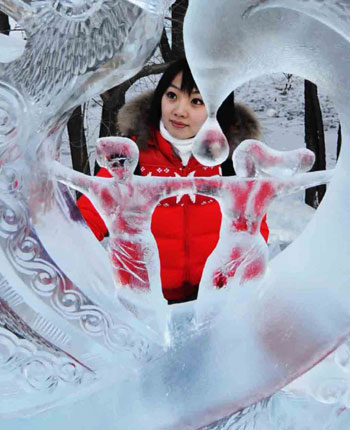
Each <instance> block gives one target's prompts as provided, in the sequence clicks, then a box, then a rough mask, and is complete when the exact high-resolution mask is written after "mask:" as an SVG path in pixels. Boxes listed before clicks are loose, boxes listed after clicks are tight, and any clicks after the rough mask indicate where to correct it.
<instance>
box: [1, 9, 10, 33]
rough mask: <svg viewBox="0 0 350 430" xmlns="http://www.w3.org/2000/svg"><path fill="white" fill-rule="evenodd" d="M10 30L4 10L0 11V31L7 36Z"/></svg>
mask: <svg viewBox="0 0 350 430" xmlns="http://www.w3.org/2000/svg"><path fill="white" fill-rule="evenodd" d="M10 30H11V27H10V22H9V17H8V16H7V15H6V14H5V13H4V12H0V33H2V34H7V36H8V35H9V34H10Z"/></svg>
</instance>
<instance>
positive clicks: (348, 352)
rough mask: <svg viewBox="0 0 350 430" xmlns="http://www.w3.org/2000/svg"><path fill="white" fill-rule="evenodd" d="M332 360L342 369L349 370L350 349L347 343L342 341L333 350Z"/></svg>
mask: <svg viewBox="0 0 350 430" xmlns="http://www.w3.org/2000/svg"><path fill="white" fill-rule="evenodd" d="M334 360H335V362H336V363H337V364H338V366H339V367H341V368H342V369H343V370H344V371H346V372H349V371H350V349H349V345H348V344H347V343H344V344H343V345H341V346H340V347H339V348H338V349H337V350H336V351H335V353H334Z"/></svg>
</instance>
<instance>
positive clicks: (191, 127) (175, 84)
mask: <svg viewBox="0 0 350 430" xmlns="http://www.w3.org/2000/svg"><path fill="white" fill-rule="evenodd" d="M181 84H182V72H180V73H178V74H177V75H176V76H175V78H174V80H173V81H172V83H171V85H170V87H169V88H168V89H167V90H166V91H165V93H164V95H163V97H162V104H161V106H162V121H163V123H164V126H165V128H166V129H167V130H168V132H169V133H170V134H171V135H172V136H173V137H175V138H176V139H189V138H191V137H194V136H195V135H196V134H197V133H198V131H199V129H200V128H201V126H202V124H203V122H204V121H205V120H206V119H207V117H208V114H207V110H206V108H205V105H204V102H203V100H202V96H201V95H200V93H199V91H198V90H197V89H196V88H194V89H193V91H192V93H191V94H190V95H188V94H187V93H186V92H183V91H181Z"/></svg>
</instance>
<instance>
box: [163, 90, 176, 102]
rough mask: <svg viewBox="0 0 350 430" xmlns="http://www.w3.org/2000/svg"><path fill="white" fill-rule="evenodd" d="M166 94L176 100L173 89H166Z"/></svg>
mask: <svg viewBox="0 0 350 430" xmlns="http://www.w3.org/2000/svg"><path fill="white" fill-rule="evenodd" d="M166 96H167V98H168V99H170V100H176V97H177V95H176V94H175V93H174V91H167V93H166Z"/></svg>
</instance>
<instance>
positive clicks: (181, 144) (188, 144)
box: [159, 120, 195, 167]
mask: <svg viewBox="0 0 350 430" xmlns="http://www.w3.org/2000/svg"><path fill="white" fill-rule="evenodd" d="M159 131H160V134H161V135H162V136H163V137H164V139H165V140H167V141H168V142H169V143H170V144H171V145H172V146H173V147H174V149H175V151H176V153H177V154H178V155H179V157H180V158H181V162H182V165H183V166H184V167H186V166H187V164H188V161H189V159H190V158H191V155H192V145H193V142H194V139H195V137H191V138H190V139H176V137H174V136H172V135H171V134H170V133H169V132H168V130H167V129H166V128H165V126H164V123H163V121H162V120H160V124H159Z"/></svg>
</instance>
